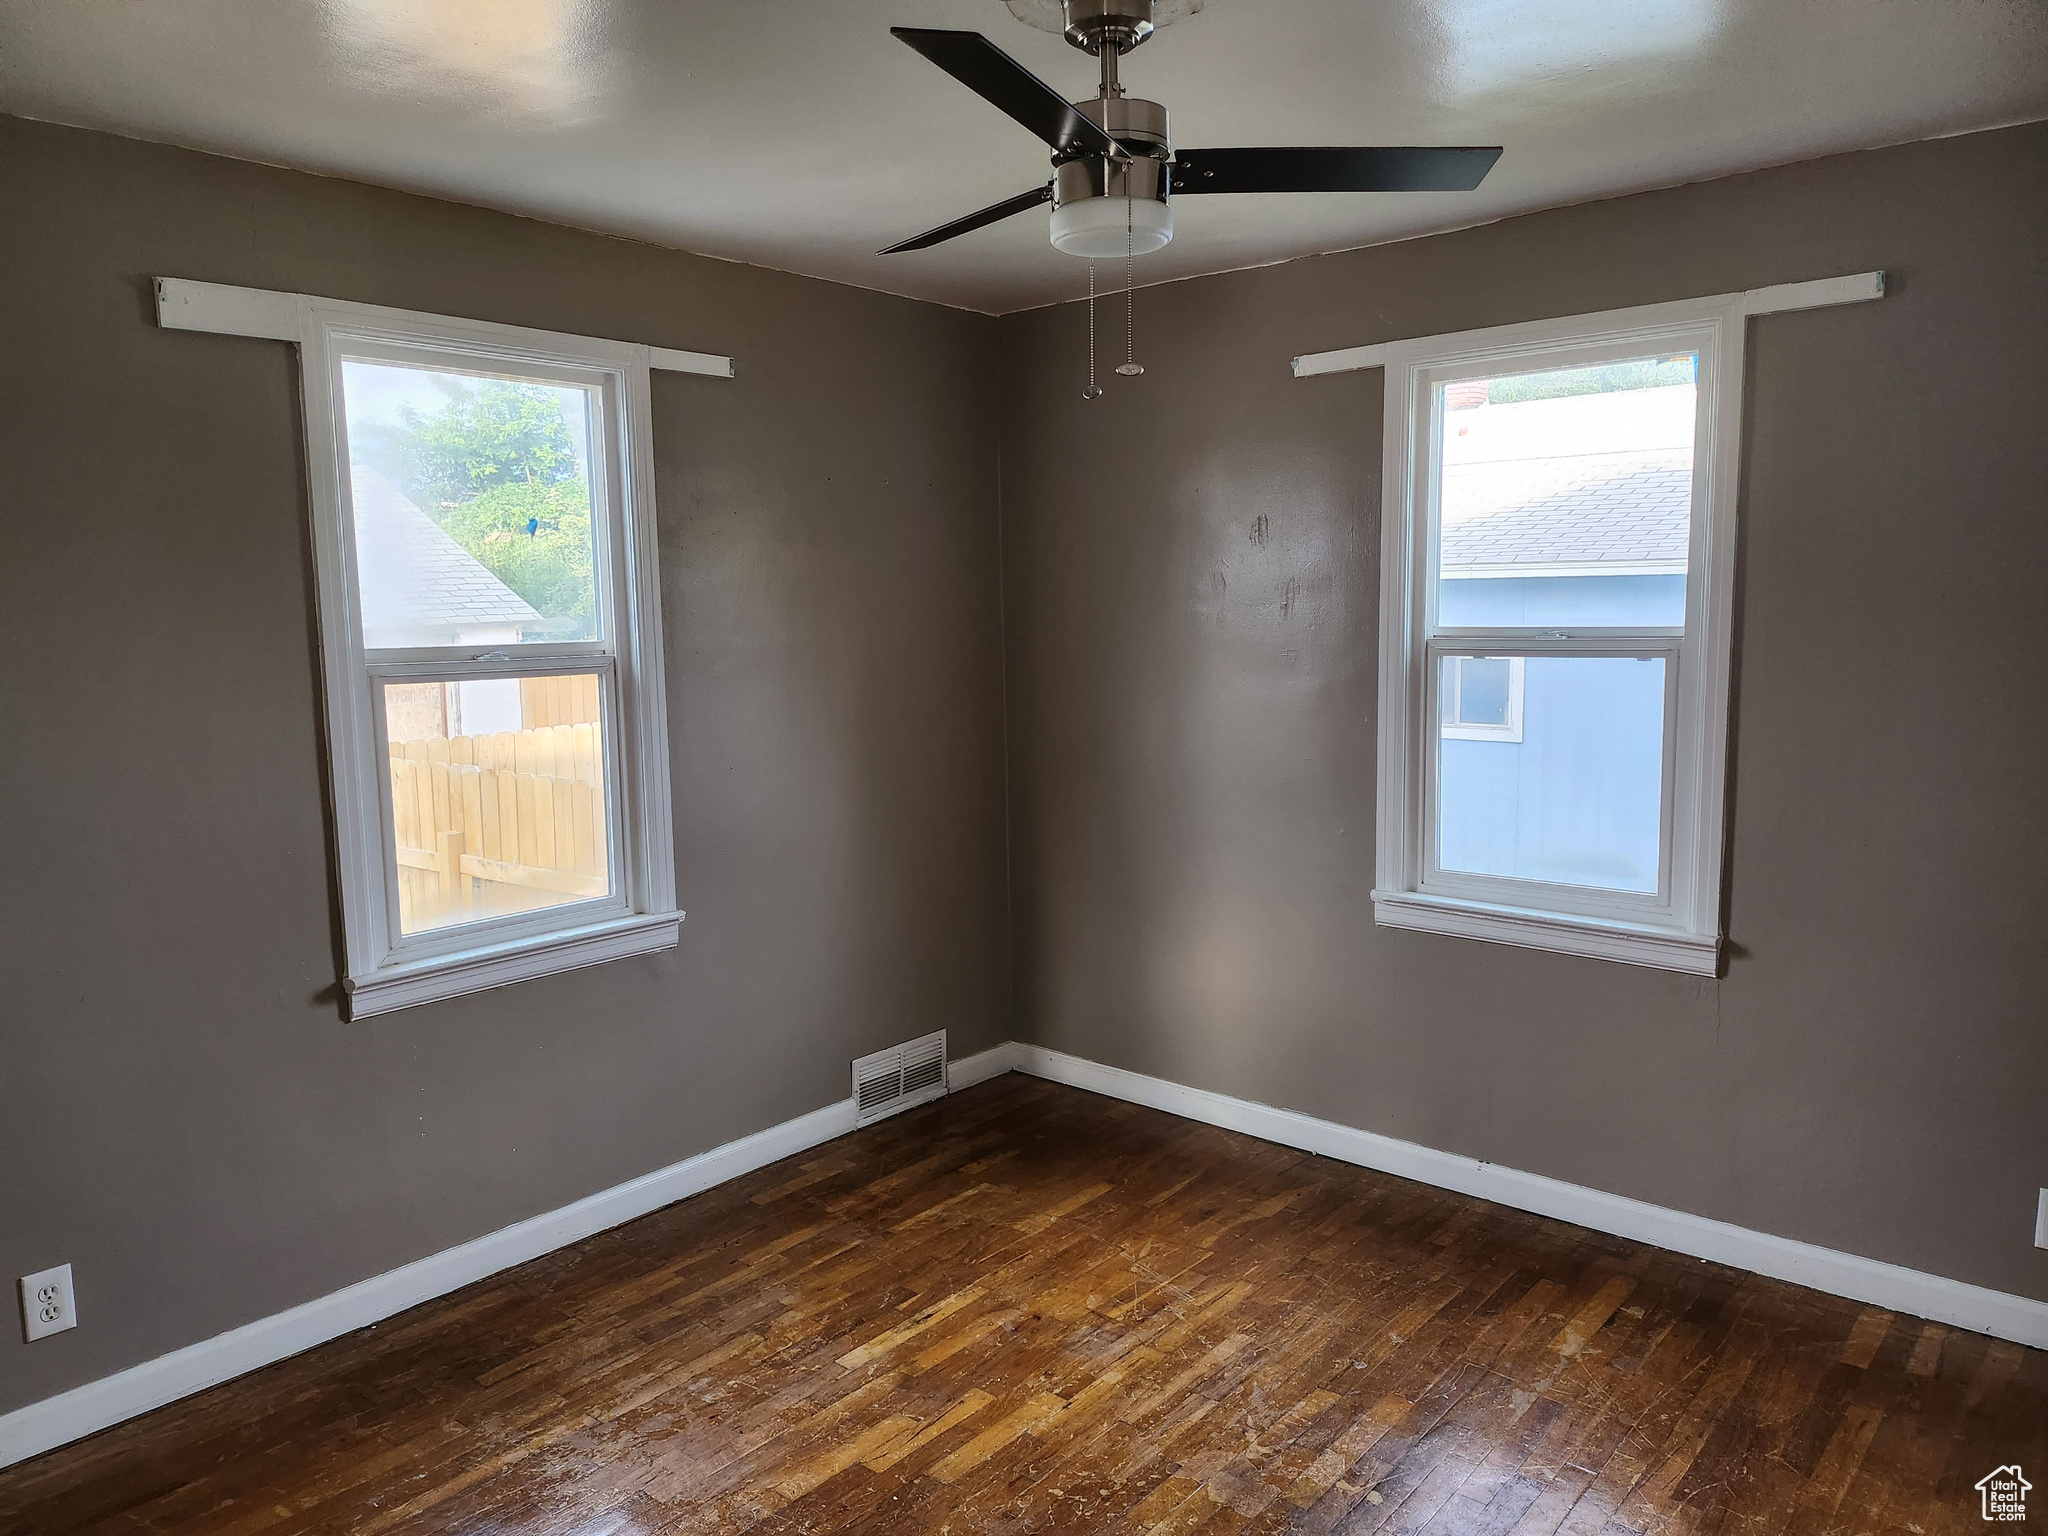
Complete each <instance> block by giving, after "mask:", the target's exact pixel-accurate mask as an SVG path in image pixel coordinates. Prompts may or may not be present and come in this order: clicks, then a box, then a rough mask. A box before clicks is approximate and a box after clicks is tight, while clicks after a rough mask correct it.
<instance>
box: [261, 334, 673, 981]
mask: <svg viewBox="0 0 2048 1536" xmlns="http://www.w3.org/2000/svg"><path fill="white" fill-rule="evenodd" d="M301 302H302V303H303V305H304V306H305V307H304V312H303V317H302V320H301V323H300V330H299V340H300V350H301V357H302V362H303V368H304V383H305V391H306V419H307V422H308V441H309V448H310V453H309V458H310V461H311V463H312V466H313V470H312V483H313V521H314V543H315V557H316V563H317V566H318V576H319V584H320V603H321V644H322V650H323V652H324V657H323V662H324V669H325V678H326V690H327V707H328V726H329V748H330V755H331V759H332V766H333V773H334V782H335V796H334V799H335V813H336V824H337V843H338V847H339V851H340V858H341V867H342V887H343V890H342V896H343V909H344V922H345V927H346V937H347V952H348V975H347V978H346V983H345V984H346V987H347V991H348V993H349V997H350V1010H351V1013H352V1015H353V1016H356V1017H362V1016H366V1015H369V1014H374V1013H380V1012H384V1011H386V1010H388V1009H391V1008H398V1007H404V1006H407V1005H410V1004H413V1003H418V1002H424V1001H427V1000H429V999H431V998H436V997H445V996H449V995H453V994H455V993H459V992H465V991H472V990H475V989H477V988H479V987H487V986H496V985H500V984H503V983H505V982H509V981H516V980H520V979H523V978H526V977H530V976H536V975H542V974H546V973H548V972H551V971H557V970H563V969H567V968H569V967H571V966H577V965H586V964H590V963H592V962H594V961H598V960H605V959H611V958H615V957H617V956H620V955H625V954H632V953H637V952H641V951H644V950H648V949H655V948H663V947H666V946H668V945H672V944H673V943H675V941H676V935H677V923H678V920H679V914H677V913H676V911H675V900H674V872H673V852H672V844H671V837H670V831H669V801H668V774H667V742H666V725H665V710H664V706H663V694H662V684H661V644H660V603H659V598H658V595H657V593H656V589H655V574H656V558H655V546H654V526H653V518H654V507H653V501H652V475H651V462H650V453H649V443H648V416H647V361H646V359H647V349H645V348H636V347H630V346H625V345H621V344H618V343H613V342H604V341H588V340H583V339H580V338H574V337H562V336H552V335H546V334H543V333H537V332H530V331H522V330H517V329H514V328H510V327H501V326H493V325H485V324H481V323H477V322H470V321H456V320H444V319H439V318H436V317H432V316H424V315H408V314H399V313H395V312H392V311H385V310H373V309H368V308H366V307H363V306H357V305H346V304H335V303H330V302H329V301H326V300H318V299H313V300H303V301H301Z"/></svg>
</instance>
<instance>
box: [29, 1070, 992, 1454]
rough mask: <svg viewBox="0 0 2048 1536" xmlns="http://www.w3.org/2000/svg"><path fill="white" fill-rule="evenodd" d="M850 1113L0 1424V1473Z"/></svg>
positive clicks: (474, 1276)
mask: <svg viewBox="0 0 2048 1536" xmlns="http://www.w3.org/2000/svg"><path fill="white" fill-rule="evenodd" d="M1015 1065H1016V1047H1015V1046H1014V1045H1013V1044H1011V1043H1010V1042H1008V1041H1005V1042H1004V1043H1003V1044H1001V1045H998V1046H996V1047H995V1048H994V1049H992V1050H987V1051H983V1052H982V1053H981V1054H980V1055H978V1056H969V1057H966V1058H964V1059H962V1060H960V1061H955V1062H952V1063H949V1064H948V1066H947V1076H948V1078H949V1080H950V1082H951V1085H952V1086H953V1087H954V1088H969V1087H972V1086H973V1085H974V1084H976V1083H981V1082H986V1081H987V1080H988V1079H989V1078H991V1077H995V1076H997V1075H999V1074H1001V1073H1004V1072H1008V1071H1010V1070H1011V1069H1012V1068H1013V1067H1014V1066H1015ZM853 1111H854V1105H853V1100H852V1099H850V1098H849V1099H842V1100H841V1101H840V1102H839V1103H837V1104H827V1105H826V1106H825V1107H824V1108H823V1109H815V1110H812V1111H811V1112H810V1113H809V1114H807V1115H799V1116H798V1117H797V1118H796V1119H794V1120H785V1121H784V1122H783V1123H782V1124H780V1125H771V1126H769V1127H768V1129H766V1130H764V1131H756V1132H755V1133H754V1134H753V1135H751V1136H742V1137H741V1138H740V1139H739V1140H737V1141H729V1142H727V1143H725V1145H723V1146H720V1147H713V1148H712V1149H711V1150H710V1151H708V1152H700V1153H698V1154H697V1155H696V1156H695V1157H689V1158H685V1159H683V1161H682V1162H680V1163H674V1164H671V1165H670V1166H669V1167H667V1168H660V1169H657V1170H655V1171H654V1172H653V1173H649V1174H643V1175H642V1176H641V1177H639V1178H637V1179H629V1180H628V1181H627V1182H625V1183H624V1184H619V1185H616V1186H614V1187H613V1188H611V1189H606V1190H600V1191H599V1192H598V1193H597V1194H594V1195H590V1196H587V1197H585V1198H584V1199H581V1200H578V1201H577V1202H576V1203H575V1204H573V1205H565V1206H563V1207H562V1208H561V1209H560V1210H557V1211H549V1212H548V1213H547V1214H545V1215H542V1216H535V1217H533V1218H531V1219H530V1220H527V1221H522V1222H518V1223H516V1224H515V1225H513V1226H509V1227H505V1228H503V1229H501V1230H499V1231H496V1232H490V1233H486V1234H485V1235H484V1236H482V1237H479V1238H476V1239H474V1240H472V1241H470V1242H467V1243H463V1244H462V1245H460V1246H459V1247H455V1248H449V1249H446V1250H445V1251H443V1252H441V1253H436V1254H430V1255H428V1256H427V1257H426V1258H424V1259H418V1260H415V1261H414V1262H413V1263H410V1264H406V1265H403V1266H401V1267H400V1268H398V1269H394V1270H391V1271H389V1272H388V1273H385V1274H381V1275H373V1276H371V1277H370V1278H369V1279H367V1280H361V1281H358V1282H357V1283H356V1284H354V1285H351V1286H347V1287H345V1288H343V1289H342V1290H339V1291H335V1292H333V1293H331V1294H329V1295H326V1296H321V1297H318V1298H316V1299H315V1300H312V1301H309V1302H306V1303H305V1304H303V1305H301V1306H296V1307H293V1308H292V1309H291V1310H290V1311H287V1312H279V1313H276V1314H274V1315H273V1316H270V1317H265V1318H259V1319H258V1320H257V1321H255V1322H253V1323H248V1324H245V1325H244V1326H242V1327H240V1328H236V1329H233V1330H231V1331H230V1332H227V1333H223V1334H221V1335H219V1336H218V1337H217V1338H211V1339H206V1340H203V1341H202V1342H200V1343H198V1344H192V1345H188V1346H186V1347H185V1348H184V1349H179V1350H174V1351H172V1352H171V1353H170V1354H168V1355H160V1356H158V1357H157V1358H156V1359H154V1360H148V1361H145V1362H144V1363H142V1364H141V1365H137V1366H131V1367H129V1368H128V1369H127V1370H125V1371H117V1372H116V1373H115V1374H113V1375H112V1376H103V1377H101V1378H100V1379H99V1380H98V1381H91V1382H87V1383H86V1384H85V1385H84V1386H82V1387H74V1388H72V1389H71V1390H70V1391H69V1392H60V1393H59V1394H58V1395H57V1396H55V1397H48V1398H44V1399H43V1400H42V1401H41V1402H39V1403H30V1404H28V1405H27V1406H26V1407H23V1408H17V1409H15V1410H14V1411H13V1412H12V1413H8V1414H0V1467H6V1466H12V1465H13V1464H14V1463H15V1462H17V1461H25V1460H27V1459H28V1458H29V1457H31V1456H39V1455H41V1454H42V1453H43V1452H44V1451H47V1450H53V1449H54V1448H56V1447H57V1446H60V1445H64V1444H66V1443H67V1442H69V1441H72V1440H78V1439H82V1438H83V1437H84V1436H86V1435H90V1434H94V1433H96V1432H98V1431H99V1430H102V1429H105V1428H107V1427H108V1426H109V1425H113V1424H118V1423H120V1422H121V1421H122V1420H123V1419H132V1418H134V1417H135V1416H136V1415H137V1414H139V1413H147V1412H149V1410H150V1409H152V1408H161V1407H162V1406H163V1405H164V1404H165V1403H172V1402H176V1401H177V1400H178V1399H179V1398H181V1397H189V1396H190V1395H191V1394H192V1393H194V1392H199V1391H203V1390H204V1389H205V1388H207V1387H211V1386H214V1385H216V1384H218V1383H220V1382H223V1381H227V1380H229V1379H231V1378H232V1377H236V1376H240V1375H242V1374H244V1373H245V1372H248V1371H253V1370H256V1369H257V1368H258V1367H260V1366H265V1365H270V1364H273V1363H274V1362H276V1361H279V1360H283V1359H285V1358H287V1357H288V1356H291V1355H296V1354H298V1353H299V1352H300V1351H301V1350H306V1349H311V1348H312V1347H313V1346H314V1345H315V1344H324V1343H326V1342H327V1341H328V1340H329V1339H334V1338H339V1337H340V1336H341V1335H342V1334H344V1333H352V1332H354V1331H355V1330H356V1329H358V1328H365V1327H368V1326H369V1325H370V1324H371V1323H376V1322H382V1321H383V1320H384V1319H385V1318H387V1317H391V1316H393V1315H394V1314H396V1313H399V1312H403V1311H404V1310H405V1309H406V1308H407V1307H416V1306H418V1305H419V1304H420V1303H421V1302H423V1301H431V1300H433V1298H434V1297H436V1296H445V1295H447V1294H448V1293H449V1292H450V1291H455V1290H460V1289H461V1288H462V1287H463V1286H465V1285H469V1284H472V1283H473V1282H475V1281H478V1280H482V1279H485V1278H486V1277H488V1276H491V1275H495V1274H497V1273H498V1272H499V1271H500V1270H504V1269H510V1268H511V1267H512V1266H513V1265H515V1264H524V1263H525V1262H526V1261H527V1260H528V1259H537V1258H539V1257H540V1256H541V1255H542V1254H544V1253H552V1252H554V1251H555V1250H556V1249H557V1248H561V1247H564V1246H565V1245H567V1244H569V1243H574V1242H580V1241H581V1240H582V1239H584V1238H586V1237H589V1236H590V1235H591V1234H592V1233H595V1232H602V1231H604V1230H605V1229H606V1228H608V1227H616V1226H618V1225H619V1224H620V1223H621V1222H626V1221H631V1220H633V1219H634V1218H635V1217H636V1216H645V1215H646V1214H647V1213H648V1212H649V1211H658V1210H660V1209H661V1208H662V1207H663V1206H664V1205H670V1204H673V1203H674V1202H675V1201H677V1200H681V1199H684V1198H686V1197H688V1196H690V1195H694V1194H697V1193H698V1192H700V1191H702V1190H706V1189H709V1188H711V1186H712V1185H714V1184H723V1183H724V1182H725V1181H726V1180H727V1179H736V1178H738V1177H739V1176H740V1175H741V1174H743V1173H752V1172H753V1171H754V1170H755V1169H756V1168H762V1167H766V1166H767V1165H768V1164H769V1163H772V1162H775V1161H776V1160H777V1159H779V1158H784V1157H788V1156H789V1155H790V1154H791V1153H794V1152H802V1151H804V1150H806V1149H808V1148H810V1147H815V1146H817V1145H818V1144H819V1143H820V1142H826V1141H830V1140H832V1139H833V1138H834V1137H835V1136H844V1135H845V1134H846V1133H847V1132H848V1131H851V1130H852V1129H853Z"/></svg>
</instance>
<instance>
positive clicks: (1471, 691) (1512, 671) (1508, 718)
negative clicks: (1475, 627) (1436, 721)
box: [1438, 656, 1523, 741]
mask: <svg viewBox="0 0 2048 1536" xmlns="http://www.w3.org/2000/svg"><path fill="white" fill-rule="evenodd" d="M1522 685H1523V672H1522V658H1521V657H1519V656H1446V657H1445V658H1444V675H1443V681H1442V683H1441V685H1440V686H1441V688H1442V690H1443V691H1442V692H1441V693H1440V694H1439V695H1438V697H1439V699H1440V700H1441V704H1442V708H1441V713H1440V715H1439V718H1440V719H1441V721H1442V723H1443V737H1444V740H1446V741H1520V740H1521V739H1522Z"/></svg>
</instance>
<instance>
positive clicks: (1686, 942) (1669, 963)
mask: <svg viewBox="0 0 2048 1536" xmlns="http://www.w3.org/2000/svg"><path fill="white" fill-rule="evenodd" d="M1372 910H1373V919H1374V921H1375V922H1377V923H1378V924H1379V925H1380V926H1381V927H1382V928H1408V929H1412V930H1414V931H1415V932H1417V933H1445V934H1450V935H1452V936H1453V937H1455V938H1465V939H1484V940H1486V941H1487V942H1488V943H1492V944H1515V945H1519V946H1520V947H1521V948H1523V949H1548V950H1553V951H1555V952H1556V953H1558V954H1561V955H1584V956H1586V957H1587V958H1589V959H1593V960H1615V961H1619V962H1620V963H1621V964H1623V965H1643V966H1649V967H1652V968H1653V969H1656V970H1660V971H1684V972H1686V973H1687V974H1688V975H1693V976H1713V975H1717V974H1718V973H1719V971H1720V964H1721V941H1720V939H1719V938H1718V937H1716V936H1714V935H1712V934H1703V933H1687V932H1685V931H1683V930H1681V929H1677V928H1658V927H1653V926H1651V925H1649V924H1647V923H1625V922H1616V921H1613V920H1612V919H1607V918H1596V917H1569V916H1566V915H1565V914H1563V913H1561V912H1539V911H1534V910H1531V909H1530V908H1527V907H1502V906H1495V905H1493V904H1491V903H1489V902H1483V901H1458V900H1454V899H1452V898H1451V897H1447V896H1422V895H1418V894H1417V893H1415V892H1414V891H1374V892H1373V893H1372Z"/></svg>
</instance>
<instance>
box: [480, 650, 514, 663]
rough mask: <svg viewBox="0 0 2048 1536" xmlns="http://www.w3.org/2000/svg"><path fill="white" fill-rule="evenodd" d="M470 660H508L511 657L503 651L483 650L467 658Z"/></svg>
mask: <svg viewBox="0 0 2048 1536" xmlns="http://www.w3.org/2000/svg"><path fill="white" fill-rule="evenodd" d="M469 659H470V660H471V661H510V660H511V659H512V658H511V657H510V656H507V655H506V654H505V653H504V652H503V651H485V652H483V653H482V654H480V655H476V656H472V657H470V658H469Z"/></svg>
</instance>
